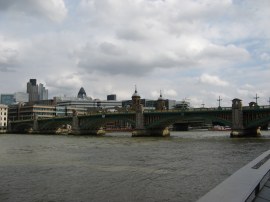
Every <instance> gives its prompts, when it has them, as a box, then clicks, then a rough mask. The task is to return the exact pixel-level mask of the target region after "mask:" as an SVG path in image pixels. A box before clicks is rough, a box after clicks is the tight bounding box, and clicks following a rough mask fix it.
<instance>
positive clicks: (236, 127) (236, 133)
mask: <svg viewBox="0 0 270 202" xmlns="http://www.w3.org/2000/svg"><path fill="white" fill-rule="evenodd" d="M260 135H261V132H260V128H250V129H247V128H244V125H243V111H242V101H241V100H240V99H237V98H236V99H233V101H232V131H231V137H258V136H260Z"/></svg>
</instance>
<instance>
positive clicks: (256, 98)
mask: <svg viewBox="0 0 270 202" xmlns="http://www.w3.org/2000/svg"><path fill="white" fill-rule="evenodd" d="M258 98H260V97H258V95H257V93H256V97H254V99H255V100H256V105H258Z"/></svg>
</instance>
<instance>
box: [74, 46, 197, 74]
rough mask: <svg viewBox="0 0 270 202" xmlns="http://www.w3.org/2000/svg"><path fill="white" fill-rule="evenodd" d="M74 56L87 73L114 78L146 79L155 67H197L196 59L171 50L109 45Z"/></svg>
mask: <svg viewBox="0 0 270 202" xmlns="http://www.w3.org/2000/svg"><path fill="white" fill-rule="evenodd" d="M74 55H75V56H76V57H77V59H78V61H79V62H78V66H79V67H81V68H83V69H86V70H87V71H88V72H93V71H98V72H103V73H107V74H112V75H118V74H120V75H129V76H135V75H136V76H143V75H147V74H149V73H150V72H151V71H153V70H154V69H156V68H172V67H178V68H187V67H191V66H193V65H195V64H196V62H195V61H194V60H193V59H191V58H188V57H185V56H183V55H177V53H175V52H168V50H163V51H160V50H155V49H154V48H153V49H151V47H145V46H143V45H141V46H139V48H137V47H133V46H130V47H129V46H128V45H126V47H125V48H120V47H119V46H117V45H114V44H112V43H108V42H103V43H101V44H100V45H98V46H94V45H89V44H88V45H86V46H85V47H83V48H82V49H80V50H77V51H76V52H75V53H74Z"/></svg>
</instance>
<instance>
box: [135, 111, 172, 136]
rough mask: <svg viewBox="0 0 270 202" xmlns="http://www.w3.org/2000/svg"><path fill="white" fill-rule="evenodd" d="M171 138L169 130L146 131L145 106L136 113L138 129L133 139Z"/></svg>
mask: <svg viewBox="0 0 270 202" xmlns="http://www.w3.org/2000/svg"><path fill="white" fill-rule="evenodd" d="M164 136H170V131H169V129H168V128H165V129H164V128H154V129H146V128H145V126H144V116H143V106H140V108H139V109H138V110H137V111H136V127H135V130H134V131H133V132H132V137H164Z"/></svg>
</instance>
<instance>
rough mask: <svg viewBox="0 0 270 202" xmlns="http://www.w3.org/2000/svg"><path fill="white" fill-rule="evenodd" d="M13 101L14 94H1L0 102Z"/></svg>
mask: <svg viewBox="0 0 270 202" xmlns="http://www.w3.org/2000/svg"><path fill="white" fill-rule="evenodd" d="M13 103H15V97H14V94H1V104H4V105H11V104H13Z"/></svg>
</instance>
